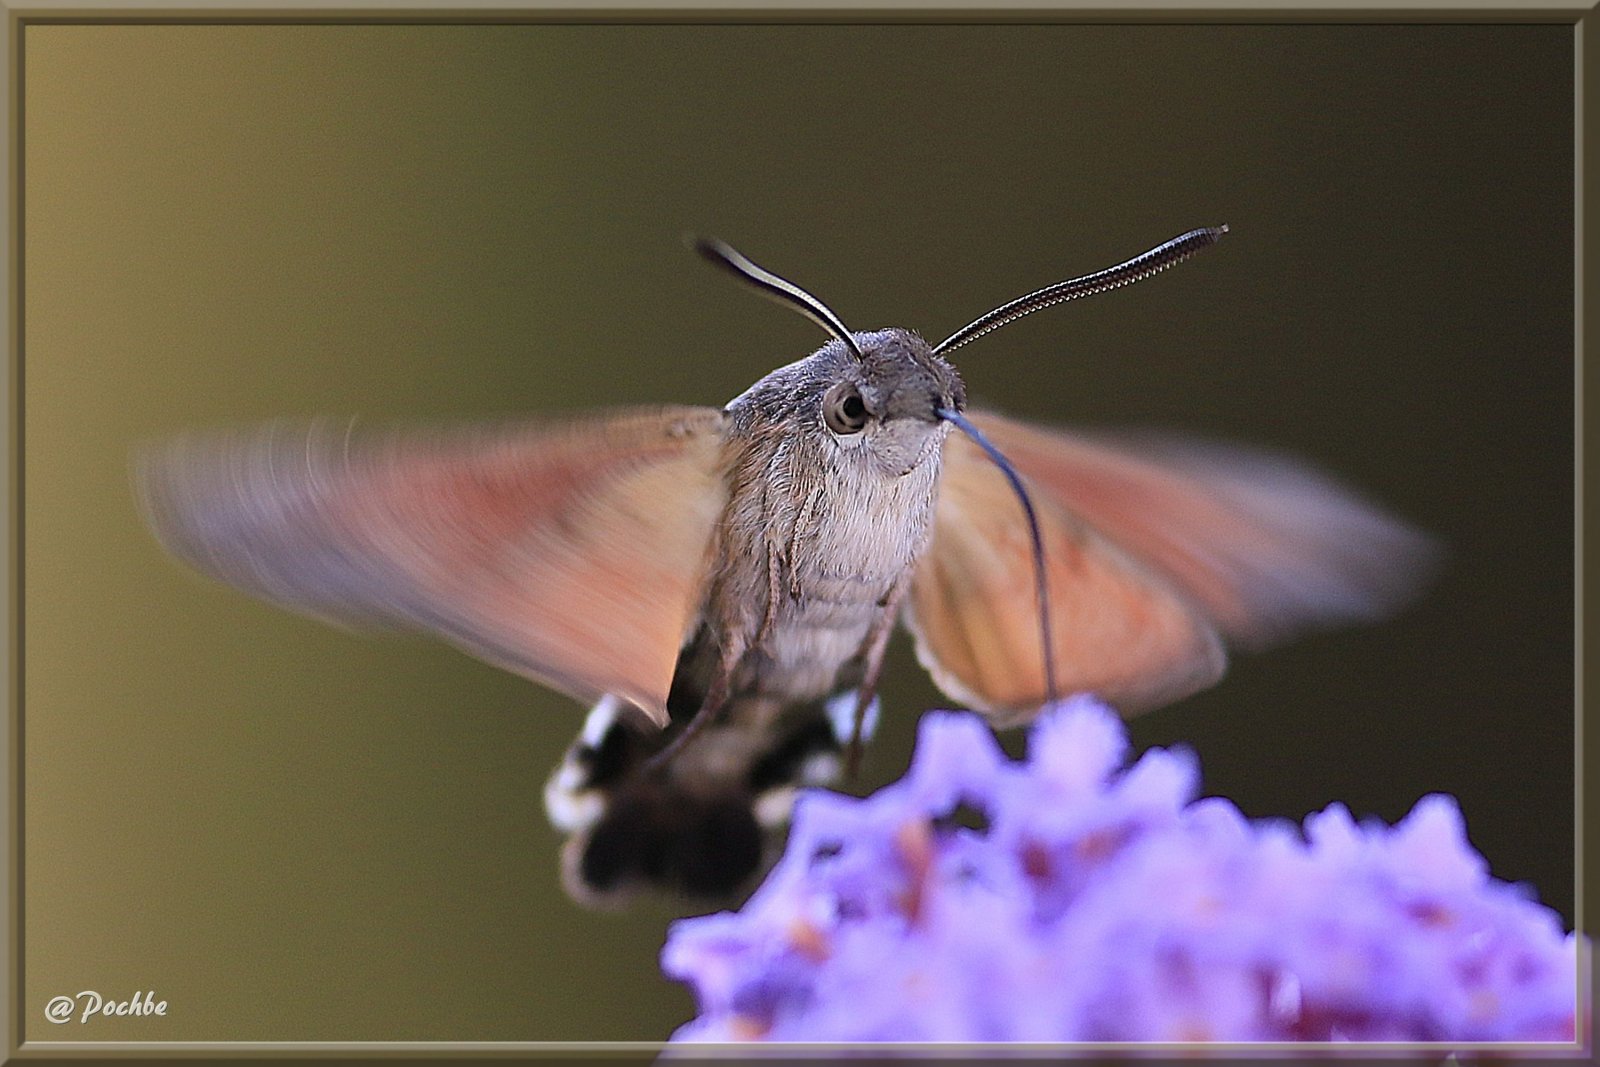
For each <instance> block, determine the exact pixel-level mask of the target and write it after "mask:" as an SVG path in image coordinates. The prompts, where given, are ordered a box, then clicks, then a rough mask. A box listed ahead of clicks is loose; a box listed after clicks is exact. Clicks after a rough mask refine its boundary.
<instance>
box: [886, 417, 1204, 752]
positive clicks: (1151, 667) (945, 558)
mask: <svg viewBox="0 0 1600 1067" xmlns="http://www.w3.org/2000/svg"><path fill="white" fill-rule="evenodd" d="M974 421H976V420H974ZM1031 496H1032V499H1033V505H1034V510H1035V512H1036V513H1037V515H1038V518H1039V527H1040V530H1039V532H1040V534H1041V536H1042V538H1043V541H1044V558H1045V569H1046V573H1047V576H1048V581H1049V590H1050V609H1051V630H1052V633H1053V638H1054V649H1053V652H1054V656H1053V658H1054V666H1055V673H1056V683H1057V685H1058V686H1059V687H1060V694H1059V695H1062V696H1065V695H1067V694H1069V693H1077V692H1092V693H1097V694H1099V695H1100V696H1101V697H1103V698H1104V699H1106V700H1108V701H1110V702H1111V703H1113V704H1115V705H1117V706H1118V707H1119V708H1121V709H1122V710H1124V711H1129V712H1131V711H1136V710H1140V709H1143V708H1149V707H1155V706H1158V705H1160V704H1163V703H1167V702H1170V701H1173V700H1177V699H1178V698H1180V697H1183V696H1186V695H1188V694H1189V693H1192V692H1194V691H1195V690H1197V689H1202V688H1204V687H1205V686H1208V685H1210V684H1211V683H1212V682H1214V681H1216V680H1217V678H1219V677H1220V676H1221V675H1222V671H1223V667H1224V665H1225V663H1226V659H1225V656H1224V654H1223V650H1222V645H1221V642H1220V641H1219V640H1218V638H1217V635H1216V633H1215V631H1214V630H1213V629H1212V628H1211V626H1210V624H1209V623H1207V622H1206V621H1205V620H1204V619H1203V618H1202V617H1201V616H1200V615H1199V614H1198V613H1197V612H1196V611H1195V610H1194V608H1193V607H1192V605H1190V604H1189V603H1188V601H1186V600H1185V599H1184V598H1183V597H1181V596H1179V595H1178V594H1176V593H1175V592H1174V591H1173V590H1172V589H1171V587H1170V586H1169V585H1167V583H1166V582H1165V581H1163V580H1162V579H1161V578H1159V577H1158V576H1156V575H1155V574H1154V573H1153V572H1151V571H1150V570H1149V569H1148V568H1146V567H1144V566H1142V565H1141V564H1140V563H1139V562H1138V561H1136V560H1134V559H1133V558H1131V557H1130V556H1128V555H1127V554H1126V553H1124V552H1122V551H1121V550H1120V549H1118V548H1117V546H1116V545H1114V544H1112V543H1111V542H1109V541H1108V540H1106V539H1105V538H1104V537H1102V536H1100V535H1099V534H1098V533H1096V532H1095V531H1094V530H1093V529H1091V528H1090V527H1089V526H1087V525H1086V524H1084V523H1083V522H1081V521H1080V520H1079V519H1077V518H1076V517H1075V516H1074V515H1073V514H1072V513H1071V512H1070V511H1068V510H1067V509H1066V508H1064V507H1063V506H1062V505H1061V503H1060V501H1058V500H1056V499H1054V498H1053V497H1051V496H1050V495H1049V494H1046V493H1042V492H1039V491H1038V489H1036V488H1035V489H1032V490H1031ZM1033 566H1034V564H1033V548H1032V541H1031V539H1030V537H1029V533H1028V526H1027V522H1026V519H1025V518H1024V515H1023V511H1022V506H1021V504H1020V503H1019V501H1018V500H1017V497H1016V494H1015V493H1013V492H1012V489H1011V486H1010V484H1009V483H1008V482H1007V480H1006V478H1005V476H1004V475H1003V474H1002V473H1001V472H1000V471H999V469H998V468H996V467H995V466H994V464H993V463H991V462H990V461H989V459H988V457H987V456H985V455H984V454H983V453H982V452H981V451H979V449H978V448H977V446H975V445H973V444H972V443H971V442H970V441H968V440H967V439H966V438H965V437H962V436H960V435H959V434H956V433H952V434H951V435H950V437H949V438H948V439H947V441H946V443H945V446H944V472H943V474H942V476H941V478H940V485H939V504H938V508H937V511H936V512H935V517H934V530H933V538H932V541H931V543H930V544H929V546H928V551H927V553H926V555H925V556H924V557H923V559H922V562H921V563H920V564H919V565H918V569H917V573H916V574H915V576H914V577H913V579H912V584H911V593H910V598H909V602H908V604H907V609H906V623H907V626H908V627H909V628H910V630H911V631H912V634H913V635H914V636H915V638H916V646H917V657H918V659H920V660H921V661H922V664H923V666H925V667H927V668H928V670H929V672H930V673H931V674H932V675H933V679H934V681H935V682H937V683H938V685H939V688H941V689H943V690H944V691H945V692H946V693H948V694H949V695H950V696H951V697H953V698H955V699H957V700H960V701H962V702H963V703H966V704H967V705H969V706H971V707H973V708H976V709H978V710H981V711H985V712H988V713H989V714H990V715H991V717H992V718H994V719H995V720H996V721H998V722H999V723H1001V724H1011V723H1015V722H1021V721H1025V720H1027V719H1029V718H1031V717H1032V716H1033V715H1034V713H1036V712H1037V711H1038V709H1039V706H1040V705H1041V704H1042V703H1043V702H1044V700H1045V698H1046V686H1045V675H1044V658H1043V654H1042V645H1041V636H1042V635H1041V631H1040V626H1039V607H1038V600H1037V599H1036V594H1035V584H1034V571H1033Z"/></svg>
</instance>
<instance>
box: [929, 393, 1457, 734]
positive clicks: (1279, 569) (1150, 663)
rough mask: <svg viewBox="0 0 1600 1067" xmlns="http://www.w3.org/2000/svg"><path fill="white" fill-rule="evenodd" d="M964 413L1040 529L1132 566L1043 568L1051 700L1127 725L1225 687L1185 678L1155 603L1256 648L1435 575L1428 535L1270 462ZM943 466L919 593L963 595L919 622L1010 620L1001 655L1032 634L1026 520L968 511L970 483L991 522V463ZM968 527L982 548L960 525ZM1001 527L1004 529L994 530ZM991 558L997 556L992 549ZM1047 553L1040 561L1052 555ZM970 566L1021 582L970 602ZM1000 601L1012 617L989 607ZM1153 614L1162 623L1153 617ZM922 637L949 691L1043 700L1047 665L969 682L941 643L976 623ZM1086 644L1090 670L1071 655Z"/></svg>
mask: <svg viewBox="0 0 1600 1067" xmlns="http://www.w3.org/2000/svg"><path fill="white" fill-rule="evenodd" d="M970 417H971V419H972V421H973V422H974V423H975V424H977V425H978V426H979V427H980V428H981V429H982V431H983V432H984V434H985V435H986V436H987V437H988V438H989V439H990V440H991V441H992V442H993V443H994V444H995V445H996V446H997V447H999V449H1000V450H1001V451H1002V452H1004V453H1005V454H1006V455H1007V457H1008V458H1009V459H1010V460H1011V462H1012V464H1013V465H1014V466H1015V467H1016V468H1017V470H1018V471H1019V472H1020V473H1021V475H1022V477H1023V479H1024V481H1025V482H1026V484H1027V485H1028V487H1029V490H1030V493H1031V494H1032V496H1033V499H1034V502H1035V505H1036V507H1039V508H1040V509H1041V511H1046V512H1048V513H1050V514H1051V515H1052V516H1053V518H1052V519H1051V521H1052V522H1054V523H1056V524H1058V525H1060V524H1062V523H1066V524H1068V525H1070V526H1074V527H1076V528H1078V529H1079V530H1080V531H1082V532H1081V534H1080V536H1081V537H1082V538H1083V540H1084V543H1085V544H1094V545H1102V546H1104V545H1110V546H1115V558H1117V559H1118V560H1121V561H1125V562H1126V564H1127V565H1128V566H1129V567H1131V568H1132V569H1131V571H1130V572H1129V573H1131V574H1133V575H1135V576H1136V580H1133V581H1131V582H1118V581H1111V580H1109V578H1103V579H1102V581H1101V583H1100V585H1101V586H1102V587H1101V588H1098V589H1096V588H1094V587H1093V586H1092V584H1091V583H1090V582H1089V581H1088V580H1086V578H1084V577H1082V576H1077V577H1075V576H1073V575H1072V574H1071V573H1070V570H1071V568H1070V567H1067V568H1063V566H1062V565H1061V564H1058V563H1056V562H1054V561H1050V566H1049V572H1050V581H1051V588H1050V591H1051V597H1052V600H1053V601H1055V602H1059V603H1060V604H1061V605H1063V606H1061V607H1056V608H1055V611H1054V616H1055V617H1054V619H1053V623H1054V626H1055V630H1056V640H1057V645H1058V649H1057V651H1058V669H1060V671H1061V674H1062V675H1063V677H1062V680H1061V686H1062V688H1063V690H1064V691H1068V692H1071V691H1080V690H1089V691H1096V692H1099V693H1100V694H1101V695H1102V696H1104V697H1105V698H1106V699H1108V700H1110V701H1112V702H1113V703H1116V704H1118V705H1119V706H1120V707H1121V708H1122V709H1123V710H1124V711H1137V710H1140V709H1141V708H1147V707H1153V706H1158V705H1159V704H1162V703H1167V702H1169V701H1171V700H1175V699H1177V698H1179V697H1182V696H1184V695H1186V694H1187V693H1188V692H1192V691H1193V690H1194V689H1197V688H1200V687H1201V686H1203V685H1205V684H1209V682H1210V681H1212V680H1214V679H1215V678H1216V677H1217V676H1218V675H1220V673H1221V669H1222V661H1221V659H1220V656H1219V657H1218V658H1217V659H1216V660H1215V663H1214V670H1213V671H1212V673H1211V674H1210V677H1206V671H1204V670H1196V669H1195V663H1196V661H1195V659H1194V658H1193V657H1194V655H1195V653H1194V651H1193V647H1192V646H1188V645H1185V644H1184V643H1183V642H1181V641H1176V640H1173V639H1172V638H1170V637H1166V638H1164V637H1163V636H1162V635H1163V634H1164V633H1167V632H1168V631H1172V627H1171V626H1170V624H1169V625H1167V626H1165V627H1163V626H1161V625H1155V626H1152V625H1151V621H1150V619H1149V618H1148V616H1149V615H1150V610H1151V608H1150V605H1152V604H1160V603H1163V598H1165V600H1167V601H1171V602H1173V603H1174V604H1181V605H1183V607H1184V608H1185V609H1186V610H1187V611H1188V612H1189V614H1190V615H1191V616H1192V617H1195V618H1197V619H1199V620H1200V624H1201V625H1203V626H1205V627H1206V628H1208V629H1214V630H1215V631H1216V633H1218V634H1220V635H1222V636H1223V637H1224V638H1226V639H1227V640H1228V641H1229V642H1231V643H1234V644H1239V645H1244V646H1249V647H1261V646H1264V645H1267V644H1270V643H1272V642H1274V641H1278V640H1281V639H1283V638H1286V637H1288V636H1290V635H1292V634H1294V633H1295V632H1297V631H1300V630H1304V629H1307V628H1311V627H1319V626H1328V625H1336V624H1339V623H1345V622H1354V621H1361V620H1367V619H1372V618H1376V617H1379V616H1381V615H1383V614H1385V613H1387V612H1389V611H1391V610H1393V609H1394V608H1395V607H1397V606H1398V605H1399V604H1400V603H1401V602H1403V601H1404V600H1405V599H1406V598H1407V597H1408V596H1409V595H1410V594H1411V593H1412V592H1413V591H1414V590H1415V588H1416V586H1417V585H1418V584H1419V582H1420V581H1421V580H1422V579H1423V578H1424V576H1425V575H1426V574H1427V573H1428V571H1429V570H1430V564H1431V562H1432V559H1433V555H1434V552H1433V549H1432V546H1431V544H1430V542H1429V541H1428V540H1427V538H1425V537H1423V536H1422V535H1420V534H1418V533H1417V532H1415V531H1414V530H1412V529H1410V528H1409V527H1407V526H1405V525H1403V524H1401V523H1399V522H1398V521H1396V520H1394V519H1392V518H1390V517H1389V516H1387V515H1384V514H1383V513H1382V512H1380V511H1378V510H1377V509H1375V508H1373V507H1372V506H1370V505H1369V504H1367V503H1365V502H1363V501H1361V500H1360V499H1358V498H1357V497H1355V496H1354V495H1352V494H1351V493H1350V492H1348V491H1347V490H1345V489H1343V488H1341V487H1340V486H1338V485H1336V484H1334V483H1333V482H1331V481H1329V480H1328V479H1326V478H1324V477H1322V476H1321V475H1319V474H1316V473H1315V472H1313V471H1311V470H1309V469H1308V468H1306V467H1305V466H1303V465H1301V464H1298V463H1295V462H1293V461H1291V460H1287V459H1284V458H1282V457H1277V456H1271V455H1267V454H1264V453H1259V452H1252V451H1247V450H1243V449H1238V448H1234V447H1231V446H1222V445H1216V444H1211V443H1203V442H1195V441H1184V440H1179V439H1174V438H1165V437H1163V438H1155V437H1149V438H1145V439H1142V440H1141V439H1136V438H1132V437H1128V438H1121V439H1116V438H1110V437H1105V438H1099V437H1094V436H1090V435H1080V434H1069V433H1065V432H1062V431H1057V430H1047V429H1042V428H1039V427H1034V426H1029V425H1027V424H1025V423H1020V422H1016V421H1014V420H1010V419H1005V418H1002V417H1000V416H996V415H990V414H974V415H971V416H970ZM944 454H945V462H946V470H947V475H946V478H945V480H944V485H943V488H942V491H941V499H940V505H939V519H938V521H937V524H936V531H935V537H934V541H933V543H932V545H931V546H930V549H929V556H928V560H927V562H926V563H925V564H924V568H923V571H924V574H919V576H918V582H919V584H922V585H932V584H933V582H934V581H935V580H937V581H939V582H941V583H943V584H944V585H945V586H946V587H951V586H954V588H955V589H956V590H957V592H958V593H960V594H962V595H951V596H946V597H945V598H944V601H943V602H940V603H938V604H936V605H935V606H933V607H932V608H931V611H933V612H937V613H938V614H939V615H940V616H941V617H948V616H951V615H955V616H957V617H958V618H959V617H961V616H962V615H963V614H976V615H977V616H979V617H981V616H991V617H992V616H1004V617H1005V618H1006V619H1007V620H1008V622H1007V625H1006V627H1005V628H1004V632H1005V633H1006V634H1007V638H1006V640H1007V641H1009V642H1015V641H1016V640H1017V637H1016V635H1018V634H1021V633H1022V626H1023V622H1022V620H1021V618H1020V616H1023V615H1026V614H1027V613H1029V612H1031V613H1032V614H1033V621H1032V627H1033V630H1034V633H1035V634H1037V631H1038V616H1037V609H1036V607H1035V602H1034V599H1033V596H1032V593H1031V584H1030V583H1031V566H1032V563H1031V558H1030V557H1028V556H1027V555H1026V554H1025V553H1023V552H1021V551H1020V550H1019V548H1018V546H1022V547H1025V545H1026V542H1025V541H1018V540H1016V539H1018V538H1025V537H1026V534H1027V532H1026V527H1025V525H1024V524H1023V519H1022V515H1021V510H1020V507H1019V506H1018V505H1017V504H1015V503H1014V502H1013V503H1012V504H1011V506H1010V508H1009V509H1008V510H1006V511H1005V512H1004V514H1003V515H1001V514H991V515H985V516H978V515H975V513H974V507H973V500H974V491H973V490H972V489H970V488H968V487H967V486H966V485H965V484H964V483H977V482H978V481H979V480H980V479H982V480H983V482H984V483H985V484H986V485H987V487H988V488H987V489H986V490H985V493H986V496H987V497H990V498H992V506H993V507H995V508H998V507H999V506H1000V505H999V497H998V493H997V491H996V487H997V486H999V485H1001V484H1003V479H1002V476H1001V475H999V473H998V472H993V471H991V472H987V473H984V472H982V471H981V467H980V465H981V464H983V463H985V462H987V460H986V458H985V457H984V456H983V455H982V454H981V453H980V452H979V451H978V450H977V449H976V448H975V447H974V446H973V445H972V444H970V443H969V442H967V441H966V440H964V439H962V438H959V437H958V436H956V435H955V434H952V435H951V437H950V440H949V442H948V443H947V444H946V446H945V453H944ZM973 521H977V522H978V523H979V530H981V531H983V533H982V534H981V535H980V534H979V533H975V532H973V531H972V530H970V529H965V530H964V529H963V527H964V526H970V525H971V523H972V522H973ZM1008 524H1009V526H1011V527H1014V530H1009V531H1008V530H1004V529H1002V528H1001V527H1002V526H1005V525H1008ZM980 536H981V537H982V538H983V539H985V540H987V541H988V542H989V543H990V546H991V551H990V553H989V558H988V561H987V562H979V563H977V564H975V563H974V560H975V559H977V558H978V557H980V556H982V555H983V549H982V547H981V544H980V542H979V540H978V539H979V538H980ZM1001 545H1004V546H1008V547H1006V548H1005V549H1004V550H1003V551H1001V550H999V546H1001ZM1046 551H1047V561H1049V556H1050V554H1051V553H1052V549H1051V547H1050V545H1048V544H1047V546H1046ZM1069 559H1070V555H1069ZM1002 561H1005V562H1002ZM974 566H977V567H979V568H980V570H982V569H983V568H987V569H988V570H989V571H992V572H994V574H995V575H998V574H999V573H1000V572H1001V571H1002V570H1005V569H1009V570H1015V571H1017V572H1018V573H1016V574H1014V575H1013V576H1012V578H1011V580H1010V582H1009V584H1007V585H1004V586H1002V583H1001V582H1000V580H999V578H998V577H996V576H991V577H990V578H988V579H987V580H986V581H985V582H984V583H983V584H982V586H981V587H980V588H978V589H976V590H963V589H962V588H961V586H960V583H961V582H963V581H965V582H968V583H969V584H970V583H971V582H972V579H971V578H970V577H965V578H963V577H960V573H961V572H962V571H964V570H969V569H971V568H973V567H974ZM924 575H926V577H924ZM1002 588H1004V589H1005V590H1006V591H1007V594H1008V595H1009V597H1010V598H1011V599H1012V600H1013V601H1014V602H1015V606H1014V607H1010V608H1003V607H1001V606H999V603H998V597H999V593H1000V590H1001V589H1002ZM925 599H926V598H925ZM974 605H976V606H974ZM913 610H916V605H915V603H913ZM1073 612H1076V614H1077V616H1078V617H1076V618H1074V617H1073V616H1072V614H1070V613H1073ZM1064 613H1066V614H1064ZM1162 617H1165V615H1164V613H1160V612H1158V613H1157V615H1156V618H1162ZM917 625H918V626H919V627H920V628H921V630H922V631H923V632H924V633H925V634H927V633H929V632H930V631H932V632H944V633H947V634H950V635H951V636H946V637H944V638H943V639H942V640H940V641H938V642H935V641H933V640H929V639H928V638H927V637H924V639H923V641H922V654H923V655H924V657H925V659H927V660H928V661H930V662H932V663H935V664H938V665H939V666H937V667H935V668H934V669H935V676H936V678H937V677H938V676H939V673H940V671H943V673H944V674H945V675H946V676H948V677H950V678H951V679H952V680H953V681H954V682H955V683H956V685H957V686H958V687H959V686H963V685H964V686H966V688H967V689H968V690H969V691H972V692H975V693H976V694H977V695H978V696H980V697H985V698H987V699H988V701H989V702H990V703H991V704H994V705H995V706H998V707H1002V708H1010V709H1012V710H1014V711H1019V712H1020V711H1023V710H1025V709H1026V708H1027V706H1028V704H1029V702H1030V701H1031V702H1032V704H1033V705H1035V706H1036V705H1037V702H1038V698H1040V697H1042V696H1043V686H1042V675H1041V673H1040V672H1041V671H1042V668H1041V667H1038V666H1037V665H1035V664H1033V663H1032V662H1031V660H1030V661H1029V662H1027V663H1022V664H1017V665H1014V666H1013V667H1012V668H1011V669H1013V670H1016V671H1018V672H1020V673H1021V674H1022V676H1023V677H1025V678H1029V679H1033V680H1038V681H1040V684H1038V685H1036V686H1033V685H1027V684H1022V683H1012V684H1010V685H1008V686H996V685H995V684H994V683H992V682H985V683H984V684H983V685H978V686H974V685H973V681H972V680H973V679H974V678H982V677H984V676H982V675H978V674H977V673H976V672H977V671H978V670H980V668H979V667H978V666H976V665H975V662H974V661H975V660H976V658H977V655H976V653H975V651H974V650H973V649H972V647H970V646H965V647H964V646H963V645H961V644H960V643H959V642H958V641H957V640H956V639H955V637H954V636H953V635H954V634H956V633H969V632H971V631H973V630H975V629H981V628H982V624H981V623H979V622H976V621H969V622H963V623H962V624H961V625H960V626H959V627H954V626H951V625H950V624H949V623H945V624H944V626H943V627H942V629H940V628H934V627H930V625H929V622H928V620H927V619H925V618H919V619H918V620H917ZM1074 627H1076V634H1075V632H1074ZM1172 632H1176V631H1172ZM1081 643H1086V644H1087V647H1088V648H1089V649H1092V650H1093V655H1092V656H1085V654H1084V653H1081V652H1077V651H1075V649H1076V648H1077V647H1078V646H1079V645H1080V644H1081ZM1018 647H1020V648H1022V649H1024V650H1033V653H1032V654H1033V655H1034V656H1036V655H1037V649H1038V648H1039V640H1038V638H1037V636H1035V637H1034V638H1033V639H1032V640H1031V641H1026V640H1022V641H1021V642H1020V644H1019V645H1018ZM1063 651H1065V652H1067V653H1068V656H1067V657H1065V662H1066V663H1067V664H1068V666H1066V667H1061V664H1062V662H1063V657H1062V656H1060V655H1059V653H1061V652H1063ZM985 652H986V654H993V653H992V650H988V649H985ZM1011 655H1012V656H1013V657H1015V656H1016V655H1017V653H1012V654H1011ZM1086 658H1087V659H1088V660H1089V662H1092V663H1096V664H1098V665H1097V666H1096V667H1095V669H1094V670H1091V671H1085V670H1083V669H1081V668H1079V667H1076V666H1075V665H1074V664H1075V663H1076V661H1077V660H1079V659H1086ZM1003 662H1004V659H1003V658H1002V663H1003ZM1119 668H1124V669H1122V670H1119ZM988 671H989V673H990V674H993V673H995V671H994V669H993V668H989V669H988ZM1140 672H1145V678H1144V683H1143V685H1142V686H1141V685H1140V684H1138V682H1137V678H1138V676H1139V673H1140ZM1119 675H1120V676H1121V677H1120V678H1119ZM1097 676H1104V677H1106V678H1109V679H1110V681H1109V682H1107V681H1103V680H1101V678H1100V677H1097ZM1197 682H1198V684H1196V683H1197ZM947 691H951V692H952V695H957V696H960V695H962V694H961V693H960V692H959V691H958V690H955V689H950V688H949V687H947Z"/></svg>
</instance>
